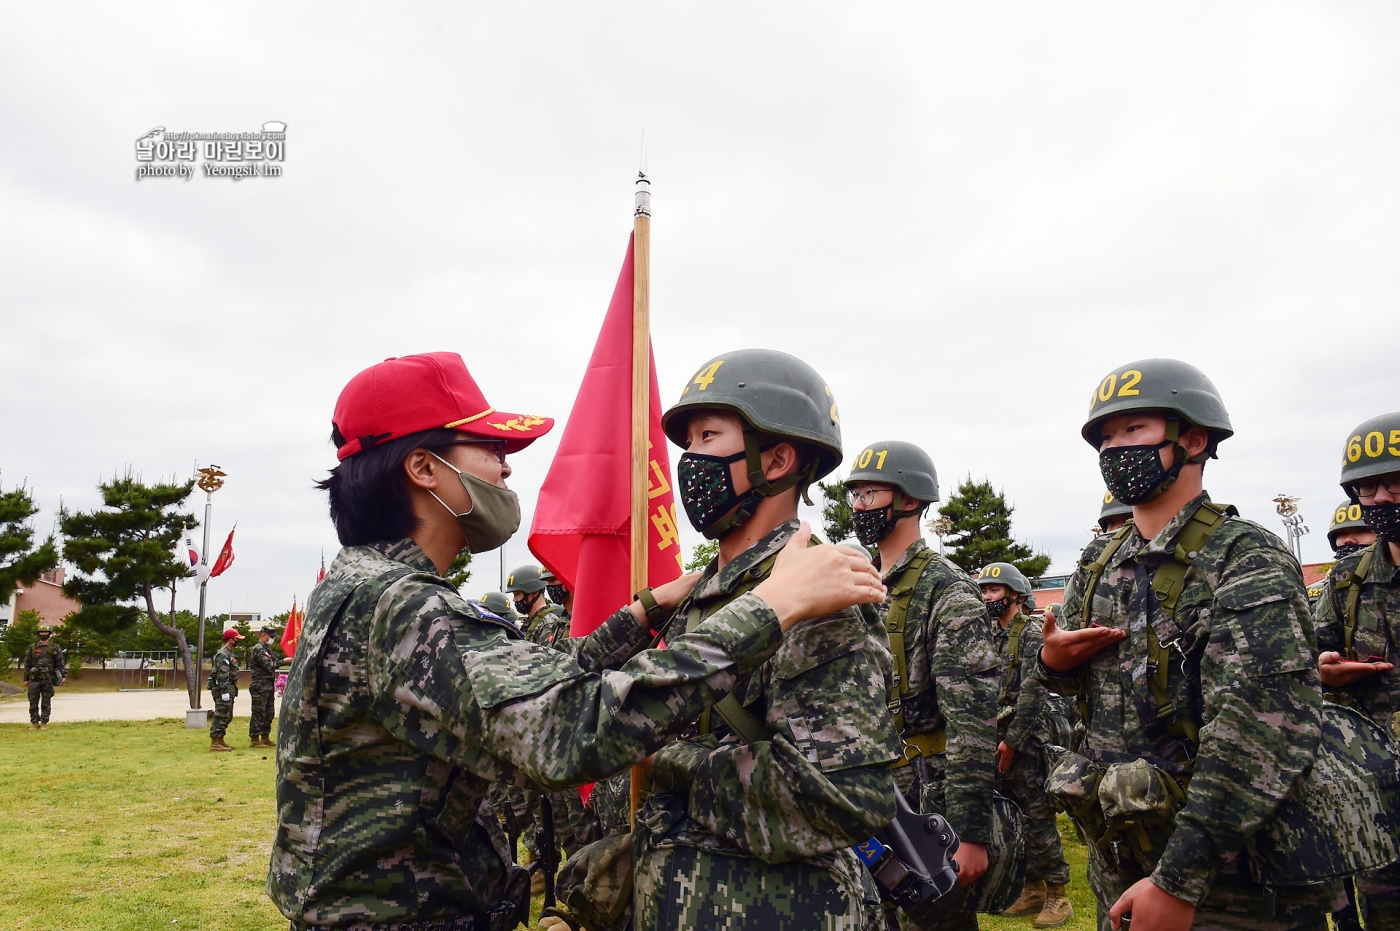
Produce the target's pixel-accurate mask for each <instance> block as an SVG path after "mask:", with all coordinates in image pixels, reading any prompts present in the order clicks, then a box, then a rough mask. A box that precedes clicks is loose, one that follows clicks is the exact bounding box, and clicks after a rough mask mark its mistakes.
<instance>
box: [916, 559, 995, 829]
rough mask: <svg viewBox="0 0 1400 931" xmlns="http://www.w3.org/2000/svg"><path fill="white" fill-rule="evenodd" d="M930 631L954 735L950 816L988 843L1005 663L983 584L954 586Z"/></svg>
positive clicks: (942, 704)
mask: <svg viewBox="0 0 1400 931" xmlns="http://www.w3.org/2000/svg"><path fill="white" fill-rule="evenodd" d="M924 630H925V632H932V633H933V636H934V637H935V642H934V643H933V644H931V645H930V647H929V666H930V671H931V673H932V675H933V679H934V683H935V687H936V688H937V690H938V707H939V710H940V711H941V712H942V714H943V720H944V726H945V728H946V732H947V736H948V750H947V755H946V763H947V773H948V776H947V783H946V785H945V787H944V797H945V799H946V802H945V805H946V807H947V809H948V810H947V811H945V812H943V815H944V817H946V818H947V819H948V821H949V822H951V823H952V825H953V826H954V827H955V828H957V830H958V834H959V835H960V836H961V837H962V838H963V840H966V841H969V842H971V843H986V842H987V841H989V840H991V834H992V789H993V787H994V786H995V783H996V747H997V692H998V691H999V686H1000V665H999V663H998V660H997V655H996V647H995V645H994V644H993V642H992V622H991V620H990V619H989V618H988V617H987V608H986V604H985V603H984V602H983V601H982V598H981V596H980V595H979V594H978V591H977V588H976V586H975V585H973V584H972V583H971V582H970V581H969V582H966V583H964V582H962V581H961V580H960V581H957V582H954V583H952V584H951V585H948V586H947V587H946V588H945V589H944V591H943V592H942V594H941V595H939V597H938V598H937V599H936V600H934V601H933V603H932V605H931V607H930V609H929V617H928V620H927V621H926V622H925V624H924ZM926 635H927V633H926Z"/></svg>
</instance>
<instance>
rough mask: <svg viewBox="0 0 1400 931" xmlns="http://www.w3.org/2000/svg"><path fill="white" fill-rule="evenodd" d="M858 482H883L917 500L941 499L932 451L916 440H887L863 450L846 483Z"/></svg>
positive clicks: (848, 484) (847, 484)
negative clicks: (905, 441) (908, 441)
mask: <svg viewBox="0 0 1400 931" xmlns="http://www.w3.org/2000/svg"><path fill="white" fill-rule="evenodd" d="M856 482H883V483H885V484H886V485H893V486H894V487H895V488H898V489H899V490H900V491H902V492H904V494H905V495H907V496H908V497H910V498H913V499H915V500H916V501H923V502H925V503H927V502H929V501H937V500H938V471H937V470H936V469H934V467H933V460H932V459H931V458H929V454H928V453H926V452H924V451H923V450H922V449H920V448H919V447H917V446H915V445H914V444H913V443H904V442H901V441H899V440H885V441H883V442H880V443H871V444H870V445H869V446H867V447H865V449H862V450H861V451H860V453H859V455H857V456H856V458H855V461H854V462H852V463H851V474H850V475H848V476H846V483H845V484H846V487H847V488H850V487H851V486H852V485H854V484H855V483H856ZM897 510H898V508H897Z"/></svg>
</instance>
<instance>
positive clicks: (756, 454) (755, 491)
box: [705, 427, 819, 540]
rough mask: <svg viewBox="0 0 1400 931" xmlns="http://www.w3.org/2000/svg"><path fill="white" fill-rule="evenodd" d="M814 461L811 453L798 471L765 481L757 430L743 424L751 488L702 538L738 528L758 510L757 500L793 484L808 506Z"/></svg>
mask: <svg viewBox="0 0 1400 931" xmlns="http://www.w3.org/2000/svg"><path fill="white" fill-rule="evenodd" d="M770 448H771V447H770ZM818 464H819V460H818V458H817V457H815V456H814V457H813V458H812V461H811V463H809V464H808V466H807V468H805V469H803V470H801V471H800V472H791V473H789V474H787V475H784V476H783V477H782V478H780V479H778V480H776V481H772V482H770V481H768V476H767V475H765V474H764V473H763V447H761V446H759V443H758V432H757V431H755V430H750V429H749V428H748V427H745V428H744V465H745V467H746V468H747V470H748V476H749V484H750V485H752V486H753V487H752V488H750V489H749V490H748V491H746V492H744V494H742V495H740V496H739V503H738V504H737V505H736V506H735V508H734V511H733V512H732V513H730V514H729V515H728V516H727V517H724V518H722V519H721V520H718V521H716V522H715V524H714V525H713V526H712V527H710V529H708V530H706V531H705V537H706V538H707V539H710V540H722V539H724V538H725V537H727V536H729V534H731V533H733V532H734V531H735V530H738V529H739V528H740V527H742V526H743V525H744V523H745V522H747V521H748V519H749V518H750V517H753V514H754V511H756V510H758V505H759V502H760V501H762V500H763V499H764V498H771V497H773V496H774V495H780V494H782V493H783V492H785V491H787V490H788V489H789V488H793V487H797V486H798V485H799V483H800V487H801V494H802V500H803V501H806V502H807V504H808V505H810V504H811V503H812V499H811V498H809V497H808V496H807V488H808V486H810V485H811V484H812V482H813V480H814V479H815V477H816V471H817V466H818Z"/></svg>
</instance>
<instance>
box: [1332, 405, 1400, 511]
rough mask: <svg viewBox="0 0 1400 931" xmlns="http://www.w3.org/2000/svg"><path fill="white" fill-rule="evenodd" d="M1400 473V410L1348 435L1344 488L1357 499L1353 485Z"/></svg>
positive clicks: (1343, 464) (1377, 418) (1343, 475)
mask: <svg viewBox="0 0 1400 931" xmlns="http://www.w3.org/2000/svg"><path fill="white" fill-rule="evenodd" d="M1391 472H1400V411H1394V412H1392V413H1389V414H1381V415H1380V416H1379V417H1372V418H1371V419H1370V420H1367V421H1365V422H1364V423H1362V424H1361V425H1360V426H1358V427H1357V428H1356V429H1355V430H1353V431H1351V433H1349V434H1348V435H1347V441H1346V445H1345V446H1343V447H1342V483H1341V484H1342V488H1343V489H1345V490H1346V493H1347V494H1349V495H1352V496H1353V497H1355V495H1356V492H1355V491H1354V490H1353V489H1352V487H1351V486H1352V485H1353V484H1354V483H1356V482H1358V481H1360V480H1361V479H1363V478H1375V477H1376V476H1378V475H1387V474H1389V473H1391Z"/></svg>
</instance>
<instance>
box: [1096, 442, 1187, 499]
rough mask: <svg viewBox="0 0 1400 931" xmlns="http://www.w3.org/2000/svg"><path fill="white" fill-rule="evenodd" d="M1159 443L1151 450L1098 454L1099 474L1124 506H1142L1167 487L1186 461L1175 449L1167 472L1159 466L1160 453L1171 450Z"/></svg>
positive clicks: (1140, 448)
mask: <svg viewBox="0 0 1400 931" xmlns="http://www.w3.org/2000/svg"><path fill="white" fill-rule="evenodd" d="M1175 445H1176V442H1175V441H1174V440H1163V441H1162V442H1160V443H1158V444H1156V445H1155V446H1115V447H1110V448H1108V449H1105V450H1104V451H1103V452H1101V453H1099V471H1100V472H1102V473H1103V481H1104V484H1105V485H1107V486H1108V490H1109V492H1110V493H1111V494H1112V495H1113V497H1115V498H1117V499H1118V500H1119V501H1122V502H1123V503H1124V504H1142V503H1143V502H1144V501H1150V500H1152V499H1153V498H1155V497H1157V495H1159V494H1161V493H1162V492H1164V491H1166V490H1167V489H1168V488H1170V487H1171V484H1172V482H1174V481H1176V476H1177V474H1178V473H1180V472H1181V466H1182V464H1183V463H1184V462H1185V461H1186V457H1185V456H1184V455H1183V454H1182V450H1181V449H1180V448H1179V447H1178V449H1177V451H1176V456H1175V459H1176V461H1175V463H1174V464H1173V465H1172V467H1171V468H1170V469H1168V468H1165V467H1164V466H1163V465H1162V457H1161V454H1160V451H1161V450H1163V449H1165V448H1166V447H1168V446H1175Z"/></svg>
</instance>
